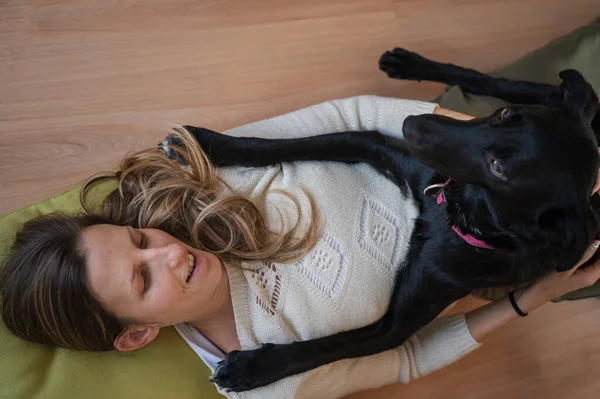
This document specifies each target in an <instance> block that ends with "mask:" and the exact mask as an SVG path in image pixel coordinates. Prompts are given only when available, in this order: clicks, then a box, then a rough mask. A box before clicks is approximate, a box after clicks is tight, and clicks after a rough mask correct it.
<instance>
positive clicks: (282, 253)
mask: <svg viewBox="0 0 600 399" xmlns="http://www.w3.org/2000/svg"><path fill="white" fill-rule="evenodd" d="M170 134H171V135H173V137H174V140H172V142H176V143H178V145H176V146H175V145H171V146H169V149H170V150H171V151H173V152H174V153H175V154H176V158H177V161H175V160H173V159H170V158H169V157H167V156H166V155H165V154H164V152H163V151H161V150H159V149H152V150H144V151H141V152H138V153H136V154H133V155H130V156H127V157H125V158H124V159H123V161H122V162H121V164H120V167H119V169H118V171H117V172H115V173H109V174H107V173H103V174H100V175H96V176H93V177H92V178H90V179H89V180H88V181H87V182H86V183H85V184H84V186H83V188H82V190H81V196H80V199H81V203H82V206H83V208H84V209H85V210H86V212H88V213H93V212H92V211H91V209H90V207H89V206H88V205H87V204H86V201H85V198H86V192H87V191H88V189H89V188H90V187H91V186H92V185H93V184H94V183H96V182H98V181H101V180H104V179H106V178H115V179H116V180H117V182H118V189H117V190H115V191H113V192H112V193H110V194H109V195H108V197H106V199H105V200H104V201H103V205H102V212H101V214H102V216H103V217H105V218H106V219H108V220H111V221H112V223H113V224H118V225H129V226H133V227H140V228H142V227H143V228H156V229H160V230H164V231H166V232H168V233H170V234H172V235H174V236H176V237H178V238H181V239H184V240H186V241H189V242H191V243H192V244H193V245H194V246H195V247H196V248H199V249H202V250H205V251H209V252H212V253H214V254H217V255H219V256H220V257H222V258H223V259H225V260H230V259H239V260H263V261H274V262H290V261H293V260H296V259H298V258H299V257H301V256H302V255H304V254H305V253H306V252H308V251H309V250H310V248H312V246H313V245H314V244H315V242H316V241H317V239H318V223H317V220H316V219H317V218H316V215H315V207H314V206H313V204H312V200H311V197H310V196H309V195H308V194H306V193H305V195H306V196H307V198H308V199H309V200H310V205H311V206H310V208H311V214H310V217H309V218H308V222H307V226H305V227H303V226H302V223H301V213H300V205H299V203H298V201H297V199H296V198H294V197H293V196H291V195H290V194H288V193H286V192H283V191H280V190H277V191H276V192H277V193H280V194H283V195H286V196H287V197H288V198H289V199H290V200H291V201H292V202H293V203H294V205H295V206H296V209H297V210H298V212H297V214H298V219H297V220H296V223H295V224H294V225H293V226H292V227H291V228H289V229H288V230H287V231H285V229H284V223H283V217H282V215H281V213H279V215H280V219H281V223H280V229H279V231H276V232H274V231H270V230H269V229H268V228H267V223H266V221H265V218H264V216H263V215H262V214H261V212H260V211H259V209H258V208H257V206H256V205H255V204H254V203H252V201H250V200H249V199H247V198H245V197H243V196H240V195H233V194H231V195H224V194H219V193H220V192H221V193H222V192H223V191H225V192H227V191H230V189H228V187H227V186H226V185H225V183H224V182H222V181H221V180H220V179H219V178H218V176H217V171H216V168H215V167H214V166H213V165H212V164H211V162H210V161H209V159H208V158H207V156H206V154H205V153H204V151H202V149H201V148H200V146H199V145H198V143H197V142H196V140H195V139H194V137H193V136H192V135H191V134H190V133H189V132H188V131H187V130H185V129H184V128H182V127H176V128H174V129H172V130H171V131H170ZM278 212H279V210H278Z"/></svg>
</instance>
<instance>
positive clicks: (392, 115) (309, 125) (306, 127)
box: [224, 96, 462, 139]
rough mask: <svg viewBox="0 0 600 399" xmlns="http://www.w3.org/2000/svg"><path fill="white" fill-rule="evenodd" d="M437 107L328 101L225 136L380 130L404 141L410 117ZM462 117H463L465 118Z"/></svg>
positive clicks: (374, 99) (365, 99) (373, 99)
mask: <svg viewBox="0 0 600 399" xmlns="http://www.w3.org/2000/svg"><path fill="white" fill-rule="evenodd" d="M436 108H439V107H438V106H437V104H434V103H430V102H425V101H416V100H406V99H400V98H389V97H379V96H356V97H350V98H344V99H341V100H332V101H327V102H324V103H321V104H317V105H313V106H310V107H307V108H303V109H300V110H298V111H294V112H290V113H288V114H285V115H281V116H276V117H274V118H270V119H266V120H263V121H259V122H255V123H250V124H248V125H244V126H240V127H237V128H234V129H231V130H228V131H226V132H224V133H225V134H228V135H230V136H235V137H262V138H280V139H290V138H300V137H308V136H315V135H319V134H327V133H337V132H345V131H369V130H377V131H379V132H381V133H383V134H387V135H391V136H396V137H402V124H403V123H404V119H406V117H407V116H409V115H419V114H429V113H432V112H434V110H435V109H436ZM461 115H462V114H461Z"/></svg>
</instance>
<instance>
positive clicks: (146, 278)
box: [140, 267, 150, 294]
mask: <svg viewBox="0 0 600 399" xmlns="http://www.w3.org/2000/svg"><path fill="white" fill-rule="evenodd" d="M140 274H141V277H142V294H145V293H146V292H148V290H149V289H150V273H148V269H146V267H143V268H142V270H141V272H140Z"/></svg>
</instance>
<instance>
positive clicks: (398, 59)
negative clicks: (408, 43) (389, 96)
mask: <svg viewBox="0 0 600 399" xmlns="http://www.w3.org/2000/svg"><path fill="white" fill-rule="evenodd" d="M423 60H424V58H423V57H421V56H420V55H418V54H416V53H413V52H412V51H408V50H405V49H403V48H395V49H394V50H392V51H386V52H385V53H384V54H383V55H382V56H381V58H380V59H379V69H381V70H382V71H383V72H385V73H386V74H387V75H388V76H389V77H390V78H394V79H410V80H419V78H420V70H421V66H422V65H423Z"/></svg>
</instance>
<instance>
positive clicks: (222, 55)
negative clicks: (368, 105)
mask: <svg viewBox="0 0 600 399" xmlns="http://www.w3.org/2000/svg"><path fill="white" fill-rule="evenodd" d="M599 13H600V0H571V1H565V0H406V1H401V0H400V1H392V0H298V1H283V0H280V1H277V0H237V1H234V0H230V1H227V0H204V1H192V0H102V1H99V0H79V1H75V0H0V92H1V95H0V152H1V153H0V186H1V195H0V214H3V213H7V212H10V211H12V210H15V209H17V208H19V207H22V206H25V205H27V204H30V203H32V202H34V201H37V200H39V199H41V198H44V197H46V196H49V195H51V194H54V193H56V192H59V191H61V190H64V189H66V188H69V187H71V186H72V185H74V184H76V183H78V182H80V181H81V180H82V179H84V178H85V177H87V176H89V175H90V174H92V173H94V172H97V171H100V170H106V169H109V168H111V167H113V166H114V165H115V163H116V162H117V160H118V159H119V158H121V157H122V156H123V155H124V154H125V153H126V152H127V151H130V150H132V149H139V148H144V147H148V146H153V145H155V143H156V142H157V141H158V140H159V138H161V137H162V136H163V135H164V132H165V129H166V128H167V127H168V126H170V125H171V124H174V123H176V124H186V123H188V124H197V125H202V126H206V127H209V128H212V129H215V130H224V129H227V128H231V127H234V126H237V125H241V124H245V123H248V122H251V121H256V120H259V119H263V118H266V117H270V116H274V115H278V114H282V113H285V112H288V111H292V110H295V109H298V108H301V107H304V106H308V105H310V104H315V103H318V102H322V101H326V100H330V99H333V98H340V97H347V96H353V95H358V94H379V95H388V96H399V97H407V98H416V99H430V98H432V97H434V95H435V94H436V93H438V92H439V91H440V90H441V89H442V87H441V86H439V85H436V84H417V83H405V82H399V81H391V80H388V79H387V78H386V77H385V76H384V74H382V73H381V72H379V71H378V69H377V59H378V57H379V55H380V54H381V53H382V52H383V51H384V50H386V49H390V48H392V47H394V46H403V47H406V48H409V49H413V50H416V51H418V52H420V53H422V54H424V55H426V56H428V57H431V58H435V59H439V60H445V61H449V62H454V63H458V64H462V65H468V66H471V67H474V68H477V69H480V70H484V71H485V70H490V69H492V68H495V67H498V66H500V65H502V64H505V63H507V62H509V61H511V60H513V59H515V58H516V57H519V56H520V55H522V54H524V53H525V52H527V51H529V50H531V49H534V48H536V47H538V46H540V45H541V44H543V43H545V42H547V41H548V40H550V39H552V38H554V37H557V36H560V35H562V34H565V33H567V32H569V31H570V30H572V29H574V28H575V27H577V26H579V25H582V24H584V23H586V22H588V21H590V20H591V19H592V18H593V17H595V16H596V15H597V14H599ZM596 337H600V302H597V301H579V302H576V303H570V304H558V305H548V306H547V307H546V308H543V309H541V310H540V311H538V312H537V313H535V314H532V315H531V316H530V317H528V318H527V319H524V320H520V321H518V322H515V323H514V324H513V325H511V326H508V327H506V328H505V329H503V330H502V331H500V332H498V333H496V334H495V335H494V336H492V337H491V338H490V339H489V341H488V342H486V343H485V345H484V347H483V348H481V349H480V350H478V351H477V352H476V353H474V354H472V355H470V356H468V357H467V358H465V359H464V360H462V361H460V362H458V363H457V364H455V365H453V366H451V367H449V368H447V369H445V370H442V371H440V372H437V373H434V374H433V375H431V376H428V377H426V378H424V379H422V380H420V381H417V382H415V383H412V384H409V385H407V386H390V387H386V388H383V389H381V390H379V391H377V395H375V394H374V393H373V392H370V393H363V394H358V395H356V396H355V397H380V398H388V397H403V398H450V397H451V398H463V399H466V398H486V399H494V398H498V399H507V398H509V399H513V398H528V399H534V398H544V399H546V398H550V399H552V398H557V399H560V398H571V397H572V398H579V399H583V398H593V397H598V395H600V393H599V392H600V378H598V376H597V375H596V372H595V371H594V370H600V339H597V338H596Z"/></svg>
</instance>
